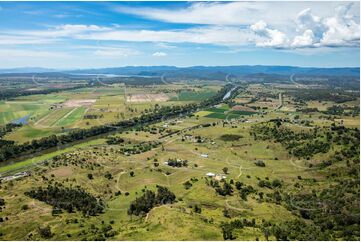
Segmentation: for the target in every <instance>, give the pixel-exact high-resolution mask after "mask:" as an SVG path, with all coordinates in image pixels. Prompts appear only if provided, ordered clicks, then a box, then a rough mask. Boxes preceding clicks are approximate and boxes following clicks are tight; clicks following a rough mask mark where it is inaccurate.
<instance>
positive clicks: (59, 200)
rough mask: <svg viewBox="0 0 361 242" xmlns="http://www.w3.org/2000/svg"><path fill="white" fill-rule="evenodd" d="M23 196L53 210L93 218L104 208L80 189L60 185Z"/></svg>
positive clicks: (29, 192)
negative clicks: (49, 206) (78, 212)
mask: <svg viewBox="0 0 361 242" xmlns="http://www.w3.org/2000/svg"><path fill="white" fill-rule="evenodd" d="M25 195H26V196H29V197H31V198H34V199H38V200H40V201H42V202H45V203H47V204H50V205H51V206H53V209H55V210H56V209H64V210H66V211H67V212H68V213H71V212H73V211H75V210H78V211H81V212H82V213H83V214H84V215H90V216H94V215H96V214H98V213H101V212H102V211H103V206H104V205H103V204H102V201H101V200H99V201H98V200H97V199H96V198H95V197H93V196H92V195H90V194H89V193H87V192H85V191H84V190H83V189H81V188H69V187H63V186H61V185H55V186H52V185H49V186H48V187H46V188H42V187H39V188H38V189H36V190H31V191H28V192H25Z"/></svg>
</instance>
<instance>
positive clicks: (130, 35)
mask: <svg viewBox="0 0 361 242" xmlns="http://www.w3.org/2000/svg"><path fill="white" fill-rule="evenodd" d="M75 37H76V38H78V39H88V40H89V39H91V40H102V41H107V40H108V41H131V42H166V43H196V44H214V45H223V46H232V45H245V44H249V39H250V38H251V37H254V34H252V33H250V32H249V31H248V30H247V29H241V28H237V27H228V26H212V27H200V28H189V29H184V30H158V31H156V30H117V29H116V30H111V31H102V32H92V33H83V34H77V35H76V36H75Z"/></svg>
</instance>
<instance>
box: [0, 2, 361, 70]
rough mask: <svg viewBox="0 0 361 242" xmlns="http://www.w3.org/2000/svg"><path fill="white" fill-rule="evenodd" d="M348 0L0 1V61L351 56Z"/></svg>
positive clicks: (281, 60)
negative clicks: (267, 0)
mask: <svg viewBox="0 0 361 242" xmlns="http://www.w3.org/2000/svg"><path fill="white" fill-rule="evenodd" d="M359 8H360V6H359V3H358V2H334V1H333V2H0V23H1V24H0V68H12V67H23V66H38V67H49V68H62V69H63V68H66V69H74V68H98V67H116V66H129V65H148V66H149V65H176V66H193V65H293V66H317V67H344V66H359V65H360V61H359V59H360V54H359V46H360V23H359V18H360V13H359Z"/></svg>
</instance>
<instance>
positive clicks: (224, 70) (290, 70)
mask: <svg viewBox="0 0 361 242" xmlns="http://www.w3.org/2000/svg"><path fill="white" fill-rule="evenodd" d="M51 72H58V73H64V74H82V75H84V74H94V75H96V74H113V75H142V76H162V75H164V76H167V77H199V78H202V77H203V76H207V77H208V78H209V76H210V75H213V76H214V77H218V76H223V77H224V76H225V75H233V76H247V75H254V74H268V75H270V74H272V75H283V76H284V75H292V74H302V75H310V76H355V77H359V76H360V68H359V67H344V68H316V67H295V66H261V65H257V66H248V65H241V66H192V67H176V66H126V67H112V68H98V69H78V70H66V71H65V70H56V69H48V68H38V67H25V68H12V69H0V73H1V74H3V73H51Z"/></svg>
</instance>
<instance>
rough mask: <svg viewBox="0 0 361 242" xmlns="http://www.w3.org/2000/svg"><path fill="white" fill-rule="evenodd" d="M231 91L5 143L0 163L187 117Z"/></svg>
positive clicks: (228, 89)
mask: <svg viewBox="0 0 361 242" xmlns="http://www.w3.org/2000/svg"><path fill="white" fill-rule="evenodd" d="M231 89H232V85H226V86H225V87H224V88H222V89H221V90H220V91H219V92H217V94H216V95H214V96H212V97H210V98H208V99H206V100H204V101H202V102H200V103H198V104H196V103H192V104H187V105H182V106H164V107H161V108H159V109H157V110H155V111H154V112H153V113H148V114H143V115H141V116H139V117H134V118H131V119H129V120H123V121H119V122H116V123H113V124H108V125H99V126H94V127H91V128H89V129H79V130H74V131H71V132H69V133H68V134H63V135H58V136H57V135H51V136H48V137H44V138H41V139H39V140H33V141H31V142H25V143H23V144H15V143H14V142H5V143H2V144H0V162H2V161H6V160H9V159H11V158H15V157H19V156H21V155H25V154H31V153H35V152H37V151H41V150H45V149H48V148H52V147H56V146H58V145H61V144H67V143H71V142H74V141H78V140H82V139H86V138H90V137H94V136H98V135H102V134H106V133H109V132H112V131H116V130H118V131H124V130H127V129H130V128H136V127H142V126H145V125H149V124H152V123H155V122H158V121H160V120H164V119H168V118H174V117H177V116H180V115H189V114H190V113H192V112H194V111H196V110H198V109H203V108H207V107H209V106H212V105H215V104H218V103H219V102H221V101H223V97H224V95H225V94H226V93H227V92H228V91H230V90H231Z"/></svg>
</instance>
